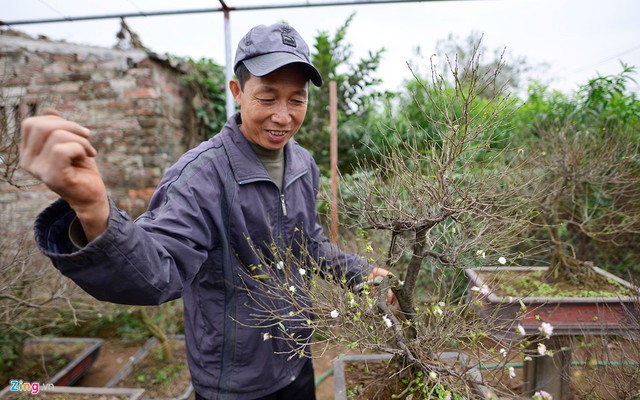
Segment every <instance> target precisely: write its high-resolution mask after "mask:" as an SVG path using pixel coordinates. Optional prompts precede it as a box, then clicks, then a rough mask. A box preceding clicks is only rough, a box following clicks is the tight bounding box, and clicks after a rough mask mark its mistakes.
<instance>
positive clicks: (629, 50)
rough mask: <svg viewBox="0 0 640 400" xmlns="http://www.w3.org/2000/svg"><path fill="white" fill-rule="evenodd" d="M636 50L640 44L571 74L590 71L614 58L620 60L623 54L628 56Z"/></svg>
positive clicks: (639, 47)
mask: <svg viewBox="0 0 640 400" xmlns="http://www.w3.org/2000/svg"><path fill="white" fill-rule="evenodd" d="M638 49H640V44H639V45H637V46H634V47H632V48H630V49H628V50H625V51H622V52H620V53H618V54H615V55H613V56H609V57H607V58H604V59H602V60H600V61H598V62H596V63H594V64H590V65H587V66H584V67H581V68H578V69H576V70H575V71H573V72H572V74H575V73H578V72H583V71H586V70H588V69H591V68H593V67H596V66H598V65H600V64H603V63H606V62H607V61H611V60H613V59H615V58H620V57H622V56H624V55H625V54H629V53H631V52H634V51H636V50H638Z"/></svg>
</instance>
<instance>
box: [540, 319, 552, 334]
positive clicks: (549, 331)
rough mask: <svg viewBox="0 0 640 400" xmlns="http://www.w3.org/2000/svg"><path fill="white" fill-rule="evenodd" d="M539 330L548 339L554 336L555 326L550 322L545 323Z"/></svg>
mask: <svg viewBox="0 0 640 400" xmlns="http://www.w3.org/2000/svg"><path fill="white" fill-rule="evenodd" d="M538 330H540V333H542V334H543V335H544V336H546V337H549V336H551V335H553V326H552V325H551V324H550V323H548V322H543V323H542V324H541V325H540V327H539V328H538Z"/></svg>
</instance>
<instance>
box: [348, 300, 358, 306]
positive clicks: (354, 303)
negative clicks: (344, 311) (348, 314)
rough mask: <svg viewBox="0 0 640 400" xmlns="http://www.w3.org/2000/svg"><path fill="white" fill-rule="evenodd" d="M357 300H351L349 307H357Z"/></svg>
mask: <svg viewBox="0 0 640 400" xmlns="http://www.w3.org/2000/svg"><path fill="white" fill-rule="evenodd" d="M356 304H357V303H356V300H355V299H351V300H349V307H354V306H355V305H356Z"/></svg>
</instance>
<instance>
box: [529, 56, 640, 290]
mask: <svg viewBox="0 0 640 400" xmlns="http://www.w3.org/2000/svg"><path fill="white" fill-rule="evenodd" d="M634 72H635V68H633V67H630V66H625V65H623V70H622V72H621V73H620V74H618V75H611V76H599V77H597V78H595V79H592V80H590V81H589V82H588V83H587V84H586V85H583V86H581V87H580V89H579V91H578V92H577V94H576V95H575V97H574V98H567V97H566V96H563V95H561V94H559V93H549V91H548V90H547V89H546V88H543V87H540V86H538V87H533V88H532V89H531V91H530V96H529V101H528V102H527V104H525V105H524V106H523V110H522V113H521V114H522V119H523V121H525V122H526V123H527V125H528V126H523V132H525V135H524V138H523V139H522V140H523V147H525V148H526V149H527V151H528V152H529V153H531V154H536V155H537V157H536V158H535V159H534V162H533V169H532V170H531V171H532V172H531V173H532V174H535V175H539V176H540V177H541V179H539V180H533V181H531V182H532V183H535V186H534V187H533V188H532V189H533V190H535V192H536V193H537V194H538V195H537V196H538V197H536V200H535V206H534V207H535V209H536V212H537V217H536V218H535V220H534V222H535V224H534V225H533V226H532V230H531V231H530V232H529V233H530V235H531V236H532V237H535V238H536V239H537V240H538V241H539V242H538V243H537V245H539V246H541V248H543V251H544V252H545V253H546V254H544V259H546V261H547V262H548V264H549V270H548V273H547V276H546V279H547V280H548V281H552V280H553V281H562V282H567V283H570V284H572V285H576V284H580V285H581V286H584V285H588V284H589V283H590V282H593V276H592V274H591V272H592V270H591V268H585V267H588V266H591V265H594V264H595V265H599V266H603V267H604V268H607V267H611V268H615V267H617V266H618V265H627V266H629V267H630V268H633V265H634V264H635V263H637V261H639V260H638V257H637V251H636V250H635V243H637V240H638V239H639V238H640V236H639V234H640V204H639V203H638V201H637V199H638V196H640V164H639V163H638V154H639V149H640V136H638V129H639V128H640V117H639V116H640V100H639V99H638V98H637V97H636V95H635V94H634V93H632V92H630V91H628V90H627V86H628V84H629V82H631V81H632V78H631V76H632V74H633V73H634ZM540 193H542V195H539V194H540ZM623 269H624V268H621V270H623Z"/></svg>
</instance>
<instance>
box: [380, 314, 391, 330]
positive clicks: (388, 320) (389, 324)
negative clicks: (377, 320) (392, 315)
mask: <svg viewBox="0 0 640 400" xmlns="http://www.w3.org/2000/svg"><path fill="white" fill-rule="evenodd" d="M382 320H383V321H384V323H385V324H386V325H387V328H391V326H392V325H393V322H391V320H390V319H389V317H387V314H385V315H383V316H382Z"/></svg>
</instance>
